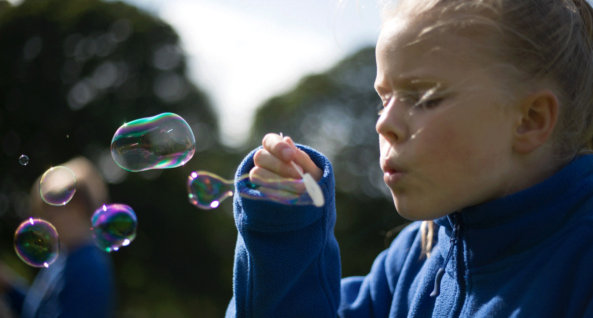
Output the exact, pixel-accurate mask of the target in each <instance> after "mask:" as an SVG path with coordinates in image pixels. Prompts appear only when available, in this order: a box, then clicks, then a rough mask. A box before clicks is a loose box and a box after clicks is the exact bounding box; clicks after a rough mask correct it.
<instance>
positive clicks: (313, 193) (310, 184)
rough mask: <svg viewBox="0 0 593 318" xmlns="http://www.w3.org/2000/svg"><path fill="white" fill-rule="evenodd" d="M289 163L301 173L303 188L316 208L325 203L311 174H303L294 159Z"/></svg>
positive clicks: (321, 192)
mask: <svg viewBox="0 0 593 318" xmlns="http://www.w3.org/2000/svg"><path fill="white" fill-rule="evenodd" d="M280 137H281V138H284V136H283V135H282V133H280ZM290 163H291V164H292V166H293V167H294V168H295V170H296V171H297V172H298V173H299V175H301V178H303V183H304V184H305V189H306V190H307V193H309V196H310V197H311V199H312V200H313V204H314V205H315V206H316V207H318V208H319V207H322V206H323V205H325V199H324V198H323V191H321V188H320V187H319V185H318V184H317V181H315V179H314V178H313V176H311V174H310V173H308V172H307V173H304V174H303V173H302V172H301V169H300V168H299V166H297V164H296V163H294V161H291V162H290Z"/></svg>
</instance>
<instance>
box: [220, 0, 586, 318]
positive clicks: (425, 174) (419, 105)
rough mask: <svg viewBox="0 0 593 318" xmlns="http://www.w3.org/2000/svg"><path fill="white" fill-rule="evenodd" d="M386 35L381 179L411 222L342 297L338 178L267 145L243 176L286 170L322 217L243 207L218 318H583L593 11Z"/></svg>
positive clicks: (446, 16) (405, 25) (513, 5)
mask: <svg viewBox="0 0 593 318" xmlns="http://www.w3.org/2000/svg"><path fill="white" fill-rule="evenodd" d="M383 19H384V23H383V26H382V30H381V35H380V37H379V40H378V43H377V47H376V57H377V78H376V82H375V88H376V90H377V92H378V94H379V95H380V96H381V98H382V100H383V103H384V108H383V109H382V111H381V112H380V117H379V119H378V121H377V125H376V129H377V132H378V133H379V143H380V149H381V162H380V164H381V167H382V169H383V171H384V173H385V175H384V180H385V183H386V184H387V186H388V187H389V188H390V190H391V193H392V196H393V200H394V203H395V207H396V209H397V212H398V213H399V214H401V215H402V216H404V217H405V218H407V219H410V220H417V221H418V222H414V223H412V224H411V225H410V226H408V227H407V228H406V229H405V230H403V231H402V232H401V233H400V235H399V236H398V237H397V238H396V239H395V240H394V241H393V243H392V244H391V247H390V248H389V249H388V250H386V251H384V252H382V253H381V254H380V255H379V256H378V257H377V259H376V260H375V262H374V264H373V266H372V268H371V271H370V273H369V274H368V275H367V276H366V277H349V278H344V279H342V280H340V258H339V249H338V245H337V242H336V240H335V238H334V235H333V226H334V222H335V217H336V215H335V204H334V179H333V175H332V168H331V164H330V163H329V162H328V161H327V159H326V158H325V157H324V156H323V155H321V154H320V153H318V152H316V151H315V150H313V149H311V148H308V147H306V146H298V147H297V146H295V144H294V143H293V142H292V140H291V139H290V138H288V137H285V138H281V137H280V136H278V135H275V134H269V135H267V136H266V137H265V138H264V140H263V148H260V149H257V150H255V151H254V152H252V153H251V154H250V155H249V156H248V157H247V158H246V159H245V160H244V162H243V163H242V164H241V166H240V167H239V170H238V172H237V175H238V176H239V175H242V174H244V173H250V177H251V179H252V180H253V182H257V180H258V179H260V180H261V179H269V178H298V177H299V174H298V173H297V171H296V170H294V168H293V167H292V165H291V161H294V162H296V163H297V164H298V165H299V166H300V167H301V168H302V169H303V170H304V171H306V172H309V173H310V174H311V175H312V176H313V177H315V178H316V180H318V182H319V185H320V186H321V188H322V190H323V192H324V195H325V201H326V204H325V206H323V207H322V208H316V207H314V206H286V205H279V204H277V203H273V202H265V201H256V200H250V199H245V198H242V197H240V196H237V195H236V196H235V202H234V204H235V218H236V224H237V228H238V230H239V236H238V241H237V247H236V254H235V268H234V297H233V299H232V300H231V302H230V305H229V307H228V310H227V317H257V318H263V317H335V316H339V317H593V270H592V269H593V244H591V242H593V155H591V154H590V153H591V152H593V150H592V147H593V145H592V142H593V90H592V88H593V46H592V44H593V9H592V8H591V6H589V4H587V2H586V1H585V0H404V1H402V2H401V3H399V4H398V6H395V7H388V8H386V9H385V11H384V18H383ZM236 186H237V187H238V188H243V189H244V188H245V184H244V183H243V182H238V183H237V185H236ZM249 191H254V192H257V191H256V190H249Z"/></svg>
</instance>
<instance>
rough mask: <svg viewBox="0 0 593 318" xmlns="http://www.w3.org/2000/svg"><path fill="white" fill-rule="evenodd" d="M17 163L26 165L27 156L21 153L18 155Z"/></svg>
mask: <svg viewBox="0 0 593 318" xmlns="http://www.w3.org/2000/svg"><path fill="white" fill-rule="evenodd" d="M19 163H20V164H21V165H23V166H26V165H27V164H28V163H29V157H27V156H25V155H21V156H20V157H19Z"/></svg>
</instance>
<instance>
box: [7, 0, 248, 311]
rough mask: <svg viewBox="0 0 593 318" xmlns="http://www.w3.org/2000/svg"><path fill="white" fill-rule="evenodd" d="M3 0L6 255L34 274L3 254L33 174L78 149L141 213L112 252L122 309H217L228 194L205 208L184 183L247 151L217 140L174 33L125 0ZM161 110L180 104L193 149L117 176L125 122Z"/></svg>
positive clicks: (227, 261) (229, 167) (228, 243)
mask: <svg viewBox="0 0 593 318" xmlns="http://www.w3.org/2000/svg"><path fill="white" fill-rule="evenodd" d="M0 3H1V4H2V6H0V43H1V45H2V50H0V105H2V106H1V107H0V146H1V147H2V148H0V218H1V222H0V249H1V250H2V251H3V252H2V254H3V255H2V258H3V259H4V260H6V261H10V265H16V266H17V267H19V268H17V270H18V271H19V272H21V273H28V274H25V276H26V277H32V275H33V274H34V270H32V269H31V268H27V267H26V266H23V264H22V263H19V262H13V261H11V260H12V259H14V258H11V257H10V256H7V257H4V254H8V255H12V254H13V253H14V249H13V247H12V240H13V237H12V235H13V233H14V230H15V229H16V227H17V226H18V224H19V223H20V222H21V220H22V219H24V218H25V217H27V216H28V215H29V213H30V212H29V209H28V195H29V191H30V188H31V185H32V183H33V182H34V180H35V179H36V178H37V177H38V176H40V175H41V174H42V173H43V172H44V171H45V170H46V169H48V168H49V167H51V166H55V165H57V164H60V163H62V162H65V161H67V160H69V159H70V158H72V157H74V156H77V155H81V154H82V155H85V156H86V157H88V158H90V159H91V160H92V161H94V162H95V163H96V164H97V165H98V166H99V168H100V169H101V170H102V172H103V173H104V175H106V176H107V177H109V176H110V175H111V178H107V179H108V180H110V181H111V182H112V183H113V184H111V185H110V187H109V192H110V196H111V200H112V202H119V203H125V204H128V205H130V206H131V207H132V208H133V209H134V210H135V211H136V214H137V215H138V222H139V228H138V237H137V239H136V241H134V243H133V244H132V245H131V246H130V247H129V248H123V249H121V250H120V251H119V252H117V253H112V254H111V256H112V258H113V260H114V262H115V265H116V270H117V277H118V294H119V297H118V302H119V303H118V308H119V313H120V314H121V315H123V316H125V317H163V316H167V317H196V316H200V317H220V316H221V315H222V314H223V312H224V310H225V309H226V306H227V304H228V301H229V300H230V298H231V296H232V262H233V259H232V258H233V253H234V242H235V239H236V229H235V227H234V222H233V219H232V216H231V213H230V210H231V206H230V203H225V204H223V205H222V206H221V208H219V209H218V210H216V211H215V212H211V213H205V211H201V210H198V209H196V208H195V207H194V206H192V205H191V204H189V202H188V200H187V192H186V188H185V186H186V185H185V183H186V180H187V176H188V175H189V173H190V172H191V171H194V170H198V169H203V170H210V171H213V172H215V173H217V174H220V175H223V176H225V177H227V178H230V177H231V176H232V175H233V173H234V170H235V169H236V166H237V164H238V163H239V162H240V159H241V158H240V157H237V155H233V154H229V153H228V152H227V151H226V150H225V149H224V148H223V147H222V146H221V145H220V144H219V143H218V128H217V127H218V125H217V121H216V116H215V113H214V112H213V110H212V107H211V106H210V103H209V100H208V98H207V96H206V95H205V93H204V92H202V91H201V90H200V89H199V88H197V87H196V86H194V85H193V84H192V83H191V82H190V81H189V79H188V78H187V76H186V61H185V56H184V55H183V52H182V51H181V49H180V48H179V37H178V35H177V34H176V33H175V31H174V30H173V29H172V28H171V27H170V26H169V25H167V24H166V23H164V22H163V21H161V20H159V19H157V18H155V17H153V16H150V15H148V14H146V13H144V12H142V11H140V10H138V9H136V8H134V7H132V6H129V5H126V4H124V3H121V2H110V3H106V2H102V1H98V0H26V1H25V2H23V3H22V4H21V5H19V6H17V7H10V6H8V5H6V3H5V2H0ZM163 112H174V113H177V114H179V115H181V116H182V117H183V118H184V119H185V120H186V121H187V122H188V123H189V124H190V126H191V127H192V130H193V131H194V134H195V137H196V145H197V152H196V154H195V155H194V158H193V159H192V160H191V161H190V162H189V163H188V164H187V165H186V166H185V167H183V168H178V169H173V170H167V171H150V172H147V173H127V174H124V175H123V177H122V172H121V169H119V168H117V167H113V165H111V166H110V165H109V164H106V162H111V161H112V159H111V157H110V154H109V146H110V143H111V139H112V137H113V134H114V133H115V131H116V130H117V128H118V127H119V126H121V125H122V124H123V123H124V122H127V121H130V120H133V119H138V118H141V117H147V116H154V115H157V114H159V113H163ZM22 153H24V154H27V155H28V156H29V157H30V163H29V164H28V165H27V166H26V167H24V166H21V165H20V164H19V163H18V157H19V156H20V155H21V154H22ZM118 171H119V172H118ZM114 173H115V175H117V173H119V177H118V178H115V177H113V176H114ZM229 201H230V200H229ZM139 308H141V310H140V309H139ZM171 308H174V310H172V309H171ZM142 312H145V313H146V315H142ZM165 312H168V313H170V315H164V313H165Z"/></svg>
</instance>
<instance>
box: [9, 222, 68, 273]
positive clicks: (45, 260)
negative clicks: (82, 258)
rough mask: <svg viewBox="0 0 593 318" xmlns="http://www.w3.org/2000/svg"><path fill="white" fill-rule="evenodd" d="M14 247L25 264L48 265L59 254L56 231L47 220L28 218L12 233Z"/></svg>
mask: <svg viewBox="0 0 593 318" xmlns="http://www.w3.org/2000/svg"><path fill="white" fill-rule="evenodd" d="M14 249H15V251H16V254H17V255H18V256H19V257H20V258H21V259H22V260H23V262H25V263H26V264H27V265H31V266H34V267H49V265H51V264H52V263H53V262H54V261H55V260H56V259H57V258H58V254H59V250H60V242H59V241H58V231H56V228H55V227H54V226H53V225H51V223H49V222H47V221H44V220H41V219H33V218H29V219H28V220H27V221H24V222H23V223H21V225H19V227H18V228H17V229H16V232H15V233H14Z"/></svg>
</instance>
